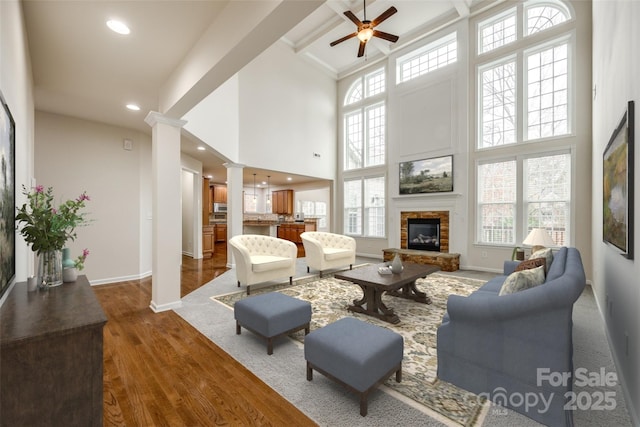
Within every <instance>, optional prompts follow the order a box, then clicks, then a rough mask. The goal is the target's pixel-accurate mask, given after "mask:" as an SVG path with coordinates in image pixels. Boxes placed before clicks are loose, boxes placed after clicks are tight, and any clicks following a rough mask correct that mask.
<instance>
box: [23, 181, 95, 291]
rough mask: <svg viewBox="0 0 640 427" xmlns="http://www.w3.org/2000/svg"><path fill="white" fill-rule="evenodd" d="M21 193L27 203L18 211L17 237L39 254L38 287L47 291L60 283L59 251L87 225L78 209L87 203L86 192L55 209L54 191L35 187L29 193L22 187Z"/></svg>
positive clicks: (60, 263)
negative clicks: (18, 231) (78, 229)
mask: <svg viewBox="0 0 640 427" xmlns="http://www.w3.org/2000/svg"><path fill="white" fill-rule="evenodd" d="M22 192H23V194H24V195H25V196H27V203H24V204H23V205H22V207H20V208H19V209H18V213H17V215H16V221H17V222H18V224H19V229H20V234H21V235H22V237H24V240H25V241H26V242H27V243H28V244H30V245H31V250H32V251H34V252H36V253H37V254H38V285H39V287H40V288H49V287H53V286H58V285H61V284H62V248H63V247H64V246H65V243H66V242H67V241H69V240H71V241H73V240H75V238H76V231H75V230H76V227H78V226H80V225H84V224H85V223H86V222H87V219H86V217H85V215H86V214H84V213H82V212H81V210H82V209H83V208H84V207H85V202H87V201H89V200H90V199H89V196H87V193H86V192H83V193H82V194H80V196H79V197H78V198H76V199H72V200H67V201H66V202H63V203H61V204H60V205H58V206H57V207H56V206H55V203H54V196H53V188H52V187H49V188H47V189H46V190H45V189H44V187H43V186H41V185H38V186H37V187H35V188H34V189H33V190H32V191H28V190H27V189H26V188H25V187H24V186H23V187H22Z"/></svg>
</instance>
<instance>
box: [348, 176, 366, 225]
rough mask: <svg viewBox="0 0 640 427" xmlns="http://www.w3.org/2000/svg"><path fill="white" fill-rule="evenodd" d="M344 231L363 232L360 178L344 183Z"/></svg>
mask: <svg viewBox="0 0 640 427" xmlns="http://www.w3.org/2000/svg"><path fill="white" fill-rule="evenodd" d="M344 232H345V234H357V235H360V234H362V182H361V181H360V180H353V181H345V183H344Z"/></svg>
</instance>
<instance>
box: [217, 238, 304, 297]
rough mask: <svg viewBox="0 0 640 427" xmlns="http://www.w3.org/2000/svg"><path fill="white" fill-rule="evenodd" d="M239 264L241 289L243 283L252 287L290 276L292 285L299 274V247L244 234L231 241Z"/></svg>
mask: <svg viewBox="0 0 640 427" xmlns="http://www.w3.org/2000/svg"><path fill="white" fill-rule="evenodd" d="M229 244H230V245H231V251H232V253H233V258H234V259H235V262H236V276H237V278H238V287H240V283H243V284H245V285H246V286H247V295H250V294H251V289H250V286H251V285H253V284H255V283H262V282H266V281H269V280H274V279H277V278H280V277H287V276H289V283H291V281H292V278H293V275H294V274H295V272H296V258H297V256H298V248H297V247H296V245H295V243H293V242H290V241H288V240H284V239H278V238H277V237H271V236H260V235H254V234H242V235H239V236H233V237H232V238H231V239H229Z"/></svg>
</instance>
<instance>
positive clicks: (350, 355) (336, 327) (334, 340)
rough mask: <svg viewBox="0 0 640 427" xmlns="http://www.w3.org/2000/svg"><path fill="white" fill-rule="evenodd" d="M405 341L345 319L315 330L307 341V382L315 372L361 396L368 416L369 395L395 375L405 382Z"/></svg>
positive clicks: (395, 334)
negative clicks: (403, 371) (403, 363)
mask: <svg viewBox="0 0 640 427" xmlns="http://www.w3.org/2000/svg"><path fill="white" fill-rule="evenodd" d="M403 351H404V340H403V339H402V336H401V335H400V334H397V333H395V332H393V331H390V330H389V329H386V328H383V327H380V326H375V325H371V324H369V323H366V322H363V321H361V320H358V319H355V318H353V317H345V318H342V319H340V320H338V321H336V322H334V323H331V324H329V325H327V326H325V327H323V328H320V329H316V330H315V331H313V332H311V333H310V334H309V335H307V336H306V337H305V339H304V358H305V359H306V360H307V380H308V381H311V380H312V379H313V370H314V369H315V370H316V371H318V372H320V373H321V374H323V375H325V376H326V377H328V378H331V379H332V380H334V381H336V382H338V383H340V384H342V385H344V386H346V387H347V388H348V389H350V390H351V391H354V392H356V393H358V394H360V415H362V416H363V417H364V416H365V415H367V399H368V397H369V393H370V392H371V391H373V390H374V389H375V388H376V387H377V386H378V385H380V384H382V383H383V382H384V381H385V380H386V379H387V378H389V377H390V376H391V374H393V373H394V372H395V373H396V381H397V382H400V381H401V380H402V356H403Z"/></svg>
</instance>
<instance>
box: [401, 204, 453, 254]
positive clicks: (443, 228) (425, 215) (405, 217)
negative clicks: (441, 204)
mask: <svg viewBox="0 0 640 427" xmlns="http://www.w3.org/2000/svg"><path fill="white" fill-rule="evenodd" d="M414 219H420V220H425V219H427V220H437V221H438V222H439V223H440V227H439V229H438V230H437V231H438V233H437V236H438V243H439V248H438V249H421V250H425V251H432V252H441V253H448V252H449V211H404V212H400V248H401V249H407V250H408V249H410V248H411V246H409V240H411V239H409V220H411V221H413V220H414ZM423 223H424V222H423ZM422 234H427V233H425V232H423V233H422Z"/></svg>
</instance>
